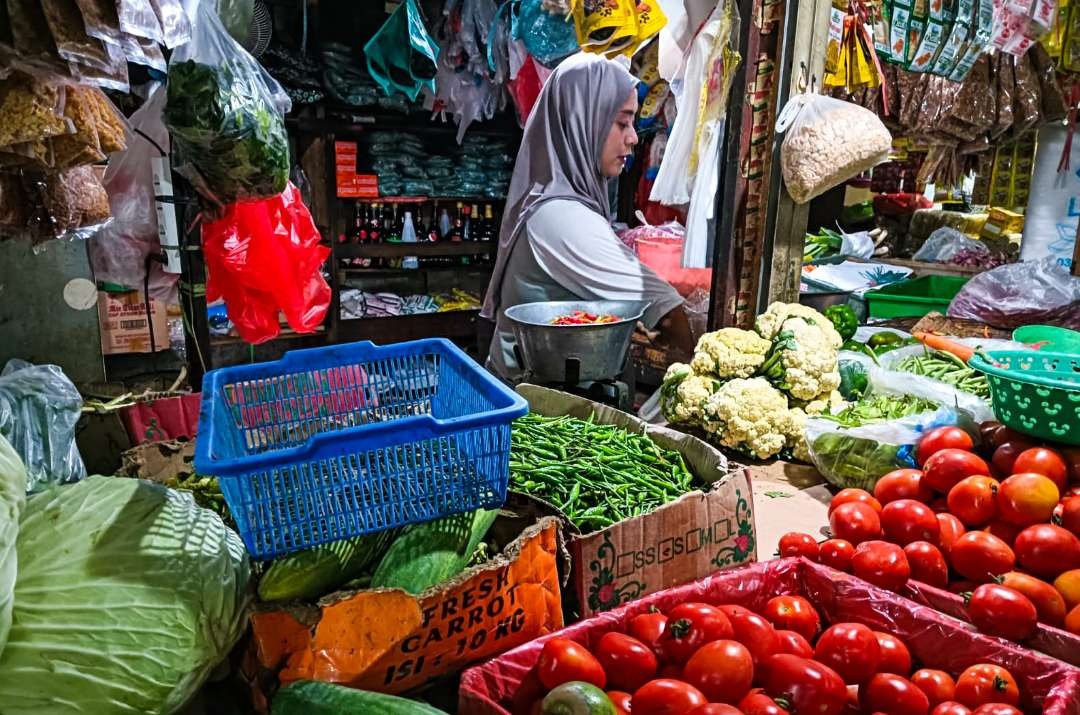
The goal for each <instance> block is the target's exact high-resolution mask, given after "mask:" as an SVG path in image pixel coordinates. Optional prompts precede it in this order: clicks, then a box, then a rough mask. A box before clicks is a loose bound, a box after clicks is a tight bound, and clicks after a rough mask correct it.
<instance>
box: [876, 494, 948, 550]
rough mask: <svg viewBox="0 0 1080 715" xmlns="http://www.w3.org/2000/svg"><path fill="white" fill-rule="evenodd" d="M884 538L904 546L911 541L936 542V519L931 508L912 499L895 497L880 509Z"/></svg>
mask: <svg viewBox="0 0 1080 715" xmlns="http://www.w3.org/2000/svg"><path fill="white" fill-rule="evenodd" d="M881 528H882V529H883V530H884V532H885V538H886V539H888V540H889V541H891V542H893V543H894V544H899V545H900V546H905V545H906V544H910V543H911V542H912V541H929V542H931V543H937V540H938V531H939V527H938V520H937V516H936V515H935V514H934V512H933V510H932V509H931V508H930V507H928V506H926V505H925V504H923V503H922V502H918V501H915V500H914V499H897V500H896V501H893V502H889V503H888V504H886V505H885V507H884V508H883V509H882V510H881Z"/></svg>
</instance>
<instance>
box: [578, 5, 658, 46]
mask: <svg viewBox="0 0 1080 715" xmlns="http://www.w3.org/2000/svg"><path fill="white" fill-rule="evenodd" d="M573 17H574V27H575V29H576V31H577V41H578V44H579V45H581V49H582V50H584V51H585V52H592V53H595V54H602V55H605V56H607V57H612V58H613V57H616V56H618V55H625V56H627V57H631V56H633V54H634V53H635V52H637V50H638V48H640V47H641V46H642V45H643V44H645V43H646V42H648V41H649V40H651V39H652V38H653V37H654V36H655V35H656V34H657V33H658V32H660V30H662V29H663V27H664V25H666V24H667V17H666V16H665V15H664V12H663V10H661V9H660V4H659V2H657V0H641V1H639V2H636V1H635V0H574V2H573Z"/></svg>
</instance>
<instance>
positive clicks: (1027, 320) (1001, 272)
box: [948, 257, 1080, 330]
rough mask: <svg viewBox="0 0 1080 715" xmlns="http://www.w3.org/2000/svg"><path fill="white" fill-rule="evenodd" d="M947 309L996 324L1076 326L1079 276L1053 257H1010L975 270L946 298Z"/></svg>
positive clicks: (955, 315) (1079, 315) (953, 315)
mask: <svg viewBox="0 0 1080 715" xmlns="http://www.w3.org/2000/svg"><path fill="white" fill-rule="evenodd" d="M948 314H949V317H950V318H965V319H967V320H978V321H980V322H983V323H987V324H989V325H992V326H994V327H995V328H1019V327H1021V326H1023V325H1057V326H1061V327H1064V328H1071V329H1073V330H1076V329H1080V278H1077V277H1076V276H1073V275H1072V274H1071V273H1069V269H1068V268H1066V267H1064V266H1062V265H1060V264H1059V263H1058V261H1057V260H1056V259H1055V258H1053V257H1049V258H1043V259H1041V260H1037V261H1028V262H1024V263H1009V264H1006V265H1004V266H1000V267H998V268H994V269H992V270H989V271H985V272H983V273H978V274H976V275H975V276H973V277H972V278H971V280H969V281H968V282H967V283H966V284H965V285H964V287H963V288H961V289H960V292H959V293H957V294H956V297H955V298H953V300H952V303H950V304H949V313H948Z"/></svg>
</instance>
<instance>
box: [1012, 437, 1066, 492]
mask: <svg viewBox="0 0 1080 715" xmlns="http://www.w3.org/2000/svg"><path fill="white" fill-rule="evenodd" d="M1020 472H1034V473H1035V474H1041V475H1043V476H1044V477H1048V478H1049V479H1050V480H1051V481H1053V482H1054V484H1055V485H1057V488H1058V490H1059V491H1065V489H1066V487H1067V486H1068V484H1069V465H1068V464H1066V463H1065V460H1064V459H1063V458H1062V456H1061V455H1060V454H1059V453H1058V452H1055V451H1054V450H1052V449H1049V448H1047V447H1034V448H1032V449H1027V450H1024V451H1023V452H1021V453H1020V456H1018V457H1017V458H1016V461H1015V462H1013V473H1014V474H1017V473H1020Z"/></svg>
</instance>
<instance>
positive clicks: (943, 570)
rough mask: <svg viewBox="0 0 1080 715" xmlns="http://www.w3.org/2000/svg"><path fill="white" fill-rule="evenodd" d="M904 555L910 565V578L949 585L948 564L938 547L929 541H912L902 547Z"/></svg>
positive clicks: (942, 586)
mask: <svg viewBox="0 0 1080 715" xmlns="http://www.w3.org/2000/svg"><path fill="white" fill-rule="evenodd" d="M904 556H906V557H907V560H908V564H909V565H910V566H911V578H913V579H915V580H916V581H922V582H923V583H928V584H930V585H931V586H937V587H938V588H945V587H946V586H947V585H949V565H948V564H947V563H945V556H944V555H943V554H942V553H941V551H940V550H939V549H938V547H936V546H934V545H933V544H931V543H930V542H929V541H912V542H911V543H910V544H908V545H907V546H905V547H904Z"/></svg>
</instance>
